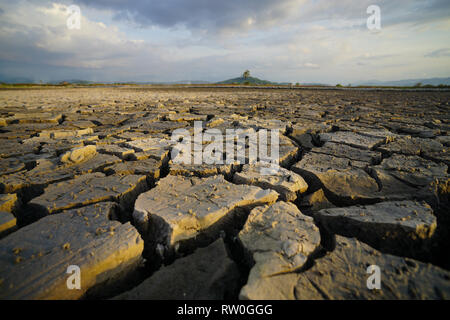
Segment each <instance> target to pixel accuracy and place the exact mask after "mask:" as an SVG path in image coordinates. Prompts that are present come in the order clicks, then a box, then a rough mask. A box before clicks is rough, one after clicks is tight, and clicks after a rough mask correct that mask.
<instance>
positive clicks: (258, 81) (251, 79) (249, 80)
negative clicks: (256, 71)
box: [216, 77, 289, 85]
mask: <svg viewBox="0 0 450 320" xmlns="http://www.w3.org/2000/svg"><path fill="white" fill-rule="evenodd" d="M216 84H250V85H252V84H253V85H255V84H259V85H261V84H272V85H277V84H278V85H279V84H289V83H277V82H271V81H268V80H261V79H258V78H255V77H247V78H244V77H239V78H234V79H229V80H225V81H220V82H216Z"/></svg>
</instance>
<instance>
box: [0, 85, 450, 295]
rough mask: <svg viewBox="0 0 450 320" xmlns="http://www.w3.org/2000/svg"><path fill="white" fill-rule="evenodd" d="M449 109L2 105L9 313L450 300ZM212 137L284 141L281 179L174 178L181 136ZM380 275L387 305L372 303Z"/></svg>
mask: <svg viewBox="0 0 450 320" xmlns="http://www.w3.org/2000/svg"><path fill="white" fill-rule="evenodd" d="M449 101H450V92H449V91H437V90H435V91H433V90H428V91H427V90H422V91H419V90H415V91H414V90H410V91H407V90H358V89H351V90H346V89H333V90H313V89H287V88H285V89H263V88H260V89H255V88H225V87H209V88H208V87H197V88H194V87H183V86H172V87H170V86H167V87H158V86H109V87H107V86H104V87H80V88H70V87H69V88H32V89H4V90H1V91H0V113H1V114H0V139H1V140H0V141H1V149H0V193H1V194H0V299H99V298H113V299H237V298H239V299H449V298H450V258H449V252H450V237H449V231H450V216H449V214H450V204H449V173H448V165H449V163H450V154H449V146H450V137H449V135H448V134H449V132H450V112H449V111H450V105H449ZM195 121H201V122H202V125H203V127H204V130H206V129H211V128H214V129H219V130H220V131H221V132H223V133H225V130H226V129H236V128H242V129H244V130H243V135H245V134H247V133H251V132H257V131H259V130H261V129H269V130H273V129H279V132H280V137H279V162H280V165H281V167H282V168H280V170H278V172H274V173H272V174H271V175H262V174H261V173H260V172H261V171H260V170H259V169H260V168H259V167H258V164H251V165H249V164H238V163H232V164H226V163H225V164H220V165H219V164H218V165H215V164H201V165H195V164H192V165H185V164H180V163H174V162H173V161H172V159H171V156H172V153H171V150H172V148H174V144H175V142H174V141H172V140H171V134H172V132H174V130H176V129H180V128H186V129H188V130H189V131H190V132H191V133H193V131H194V122H195ZM249 144H250V142H249V141H248V140H245V142H244V143H243V144H242V143H241V144H240V143H237V144H236V146H237V147H238V148H239V147H241V148H243V149H244V150H247V149H249V147H250V146H249ZM207 145H208V143H207V142H204V143H203V145H202V146H201V147H203V148H205V147H207ZM373 265H375V266H378V267H379V270H380V272H381V289H376V288H375V289H373V288H372V289H370V288H368V286H367V284H368V282H370V281H368V278H369V277H370V276H371V273H370V272H369V273H368V272H367V269H368V267H369V266H373ZM69 266H77V267H79V270H80V272H81V273H80V277H81V278H80V279H81V286H80V288H79V289H78V288H75V289H74V288H70V285H68V284H70V281H69V279H68V278H69V277H70V276H71V273H70V272H68V271H70V268H69V270H68V267H69ZM369 269H370V268H369Z"/></svg>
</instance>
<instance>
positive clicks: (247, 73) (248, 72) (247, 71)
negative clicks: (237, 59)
mask: <svg viewBox="0 0 450 320" xmlns="http://www.w3.org/2000/svg"><path fill="white" fill-rule="evenodd" d="M242 76H243V77H244V79H247V78H249V77H250V71H249V70H245V71H244V73H243V74H242Z"/></svg>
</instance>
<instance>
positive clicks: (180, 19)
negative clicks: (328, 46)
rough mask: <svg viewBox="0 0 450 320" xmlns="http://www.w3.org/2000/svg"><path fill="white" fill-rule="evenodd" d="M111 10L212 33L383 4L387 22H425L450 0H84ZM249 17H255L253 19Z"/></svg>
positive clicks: (353, 14) (358, 15) (362, 11)
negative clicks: (127, 0)
mask: <svg viewBox="0 0 450 320" xmlns="http://www.w3.org/2000/svg"><path fill="white" fill-rule="evenodd" d="M80 2H81V3H83V4H84V5H86V6H91V7H96V8H100V9H109V10H112V11H113V12H114V14H115V18H116V19H120V20H128V21H131V22H133V23H136V24H138V25H140V26H150V25H158V26H161V27H167V28H171V27H175V26H184V27H186V28H187V29H191V30H192V29H201V30H203V31H207V32H208V33H214V32H215V31H220V30H227V29H231V30H233V29H239V30H246V29H255V28H261V27H266V26H273V25H279V24H284V25H286V24H298V23H303V22H311V21H321V20H330V19H331V20H333V19H366V18H367V13H366V9H367V7H368V6H369V5H372V4H376V5H378V6H380V8H381V12H382V18H383V20H384V25H385V26H387V25H394V24H399V23H424V22H428V21H432V20H436V19H442V18H446V17H448V15H449V14H450V1H448V0H432V1H423V0H396V1H391V0H389V1H388V0H379V1H373V0H361V1H355V0H341V1H328V0H326V1H325V0H318V1H317V0H315V1H313V0H277V1H275V0H227V1H216V0H189V1H187V0H163V1H162V0H136V1H132V2H125V1H111V0H80ZM249 19H250V20H249Z"/></svg>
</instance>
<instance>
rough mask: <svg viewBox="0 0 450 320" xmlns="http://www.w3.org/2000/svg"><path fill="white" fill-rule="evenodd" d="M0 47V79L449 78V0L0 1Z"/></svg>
mask: <svg viewBox="0 0 450 320" xmlns="http://www.w3.org/2000/svg"><path fill="white" fill-rule="evenodd" d="M70 5H77V6H79V8H80V9H81V20H80V29H69V28H68V26H67V19H68V18H70V15H69V14H68V10H67V8H68V6H70ZM370 5H377V6H379V8H380V9H381V30H379V31H378V32H374V31H373V30H372V31H371V30H369V29H368V28H367V19H368V18H369V16H370V14H368V13H367V8H368V7H369V6H370ZM0 48H1V49H0V76H3V77H5V76H7V77H25V78H30V79H33V80H36V81H38V80H43V81H51V80H59V79H85V80H93V81H178V80H208V81H220V80H224V79H228V78H232V77H236V76H239V75H240V74H241V73H242V72H243V71H244V70H245V69H249V70H250V71H251V73H252V75H254V76H257V77H259V78H263V79H268V80H272V81H283V82H320V83H330V84H336V83H343V84H347V83H357V82H359V81H365V80H372V79H378V80H399V79H410V78H432V77H449V76H450V1H449V0H379V1H375V0H370V1H366V0H339V1H330V0H226V1H224V0H134V1H129V2H127V1H120V0H73V1H66V0H55V1H46V0H36V1H35V0H29V1H25V0H17V1H10V0H0Z"/></svg>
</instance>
